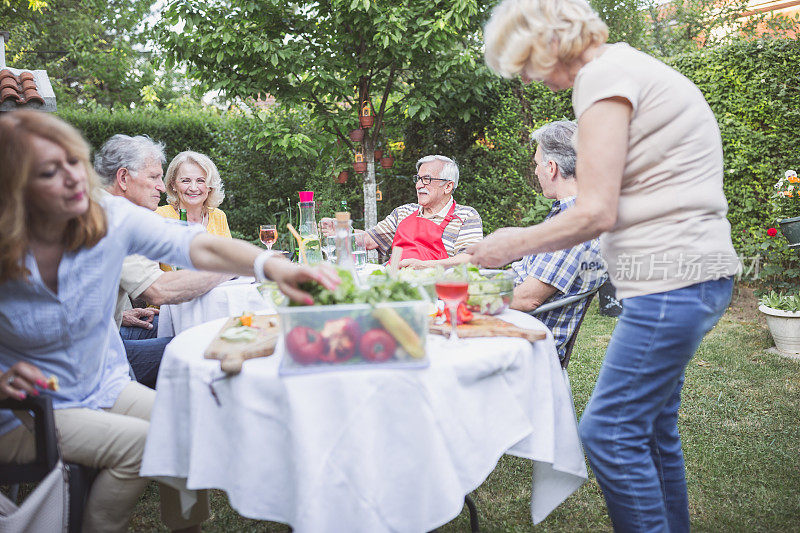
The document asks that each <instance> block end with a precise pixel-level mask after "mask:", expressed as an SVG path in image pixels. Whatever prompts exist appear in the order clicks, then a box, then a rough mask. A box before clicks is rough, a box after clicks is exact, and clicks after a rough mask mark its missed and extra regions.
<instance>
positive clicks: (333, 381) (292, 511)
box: [141, 311, 587, 533]
mask: <svg viewBox="0 0 800 533" xmlns="http://www.w3.org/2000/svg"><path fill="white" fill-rule="evenodd" d="M503 318H505V319H507V320H510V321H512V322H515V323H517V324H520V325H527V326H528V327H539V328H544V326H543V325H542V324H541V323H540V322H539V321H537V320H536V319H534V318H532V317H530V316H528V315H525V314H522V313H518V312H516V311H507V312H506V313H505V315H504V316H503ZM221 324H222V321H216V322H215V323H212V324H208V325H206V326H201V327H197V328H193V329H191V330H189V331H186V332H184V333H182V334H180V335H178V336H177V337H176V338H175V340H174V341H173V342H172V343H171V344H170V345H169V346H168V347H167V350H166V353H165V355H164V360H163V362H162V363H161V371H160V373H159V377H158V393H157V396H156V402H155V406H154V408H153V412H152V416H151V422H150V433H149V435H148V439H147V445H146V448H145V452H144V459H143V463H142V468H141V473H142V475H143V476H150V477H157V478H160V479H162V480H164V479H166V480H168V481H172V482H174V484H175V485H176V486H181V485H183V486H187V487H188V488H190V489H199V488H212V487H213V488H220V489H223V490H225V491H226V492H227V494H228V497H229V498H230V502H231V505H232V506H233V508H234V509H236V510H237V511H238V512H239V513H240V514H242V515H243V516H246V517H250V518H257V519H263V520H274V521H279V522H284V523H288V524H290V525H291V526H292V527H293V528H294V530H295V531H298V532H305V531H308V532H315V533H316V532H325V531H348V532H356V531H364V532H380V531H412V532H414V531H430V530H432V529H434V528H436V527H438V526H441V525H442V524H445V523H447V522H449V521H450V520H452V519H453V518H454V517H456V516H457V515H458V514H459V513H460V512H461V509H462V506H463V503H464V495H465V494H468V493H469V492H471V491H472V490H473V489H475V488H476V487H478V486H479V485H480V484H481V483H482V482H483V481H484V480H485V479H486V477H487V476H488V475H489V474H490V473H491V471H492V470H493V469H494V467H495V466H496V464H497V461H498V460H499V458H500V457H501V456H502V455H503V454H504V453H510V454H513V455H517V456H521V457H525V458H528V459H531V460H532V461H534V468H533V480H532V484H533V485H532V489H533V490H532V494H533V497H532V502H531V516H532V519H533V522H534V523H538V522H540V521H541V520H543V519H544V518H545V517H546V516H547V515H548V514H549V513H550V512H551V511H552V510H553V509H554V508H555V507H556V506H557V505H559V504H560V503H561V502H562V501H563V500H564V499H565V498H566V497H567V496H569V495H570V494H571V493H572V492H574V491H575V490H576V489H577V488H578V487H580V485H581V484H582V483H583V482H584V481H585V480H586V479H587V471H586V466H585V463H584V458H583V452H582V449H581V446H580V443H579V440H578V435H577V424H576V420H575V413H574V410H573V406H572V398H571V396H570V392H569V386H568V382H567V381H566V378H565V374H564V373H563V372H562V370H561V367H560V366H559V363H558V357H557V356H556V353H555V347H554V344H553V341H552V337H551V336H550V335H549V334H548V338H547V339H546V340H544V341H540V342H536V343H534V344H531V343H529V342H527V341H524V340H522V339H511V338H494V339H465V340H460V341H458V343H457V344H456V345H455V346H453V345H450V344H448V343H447V342H446V339H444V338H442V337H438V336H434V335H431V336H429V337H428V344H427V349H428V353H429V354H430V358H431V366H430V367H429V368H427V369H423V370H371V369H368V370H358V371H342V372H334V373H322V374H308V375H303V376H292V377H286V378H279V377H278V365H279V362H280V358H281V357H282V353H283V347H282V346H279V347H278V350H277V352H276V353H275V355H273V356H272V357H269V358H262V359H254V360H250V361H247V362H245V365H244V369H243V371H242V373H241V374H240V375H238V376H236V377H233V378H229V379H225V380H222V381H217V382H216V383H215V389H216V391H217V395H218V397H219V400H220V403H221V405H217V403H216V402H215V400H214V398H213V397H212V395H211V394H210V392H209V386H208V383H209V380H210V379H212V378H214V377H217V376H219V375H220V370H219V363H218V362H217V361H206V360H204V359H203V358H202V352H203V350H204V349H205V347H206V346H207V345H208V343H209V342H210V340H211V339H212V337H213V336H214V334H215V333H216V332H217V331H218V330H219V328H220V327H221Z"/></svg>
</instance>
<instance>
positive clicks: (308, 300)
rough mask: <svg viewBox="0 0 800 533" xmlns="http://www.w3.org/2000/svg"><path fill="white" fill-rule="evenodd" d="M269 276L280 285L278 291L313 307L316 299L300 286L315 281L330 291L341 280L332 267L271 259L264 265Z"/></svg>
mask: <svg viewBox="0 0 800 533" xmlns="http://www.w3.org/2000/svg"><path fill="white" fill-rule="evenodd" d="M264 270H265V273H266V274H267V276H268V277H269V278H270V279H271V280H273V281H274V282H275V283H277V285H278V289H280V291H281V292H282V293H283V294H285V295H286V296H288V297H289V298H291V299H292V300H294V301H295V302H298V303H301V304H306V305H311V304H313V303H314V299H313V298H312V297H311V295H310V294H308V293H307V292H305V291H303V290H301V289H300V288H299V285H300V284H301V283H303V282H306V281H314V282H317V283H319V284H320V285H322V286H323V287H325V288H326V289H328V290H334V289H335V288H336V287H337V286H338V285H339V283H341V279H339V275H338V274H337V273H336V270H335V269H334V268H333V267H331V266H330V265H318V266H315V267H309V266H305V265H298V264H295V263H292V262H290V261H288V260H286V259H283V258H278V257H276V258H270V259H268V260H267V261H266V263H264Z"/></svg>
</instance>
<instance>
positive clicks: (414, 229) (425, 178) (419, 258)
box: [321, 155, 483, 268]
mask: <svg viewBox="0 0 800 533" xmlns="http://www.w3.org/2000/svg"><path fill="white" fill-rule="evenodd" d="M458 177H459V171H458V165H456V163H455V162H454V161H453V160H452V159H450V158H449V157H445V156H442V155H429V156H426V157H423V158H422V159H420V160H419V161H417V174H416V175H415V176H414V186H415V189H416V193H417V203H414V204H406V205H401V206H400V207H398V208H396V209H395V210H394V211H392V213H391V214H390V215H389V216H388V217H386V218H385V219H384V220H382V221H381V222H379V223H378V224H377V225H375V227H372V228H369V229H368V230H367V231H366V232H365V233H366V235H365V246H366V248H367V249H368V250H374V249H376V248H377V249H380V250H381V252H382V253H384V254H386V255H389V254H390V253H391V250H392V248H394V247H401V248H402V249H403V255H402V260H401V262H400V266H401V267H405V266H411V267H414V268H425V267H428V266H434V265H437V264H438V265H442V266H450V265H455V264H459V263H466V262H468V261H469V256H468V255H467V254H465V253H463V251H464V250H465V249H466V247H467V246H469V245H470V244H473V243H476V242H478V241H480V240H481V239H482V238H483V223H482V221H481V217H480V215H478V212H477V211H475V209H473V208H472V207H469V206H465V205H459V204H456V202H455V200H454V199H453V191H454V190H455V188H456V187H458ZM327 220H329V219H323V220H322V221H321V223H322V224H323V226H325V224H326V221H327ZM331 229H332V224H331Z"/></svg>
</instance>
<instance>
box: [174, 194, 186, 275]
mask: <svg viewBox="0 0 800 533" xmlns="http://www.w3.org/2000/svg"><path fill="white" fill-rule="evenodd" d="M178 217H179V218H180V219H181V220H182V221H183V222H185V223H187V224H188V223H189V218H188V217H187V216H186V209H179V210H178ZM180 269H181V267H179V266H178V265H172V270H180Z"/></svg>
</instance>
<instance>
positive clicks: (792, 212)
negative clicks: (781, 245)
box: [773, 170, 800, 253]
mask: <svg viewBox="0 0 800 533" xmlns="http://www.w3.org/2000/svg"><path fill="white" fill-rule="evenodd" d="M773 199H774V202H773V206H774V207H775V212H776V214H777V215H778V225H779V226H780V228H781V233H783V236H784V237H786V240H787V241H789V247H790V248H794V249H796V250H797V251H798V252H799V253H800V178H799V177H798V176H797V172H795V171H794V170H787V171H786V172H785V173H784V175H783V177H782V178H781V179H779V180H778V182H777V183H776V184H775V194H774V195H773Z"/></svg>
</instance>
